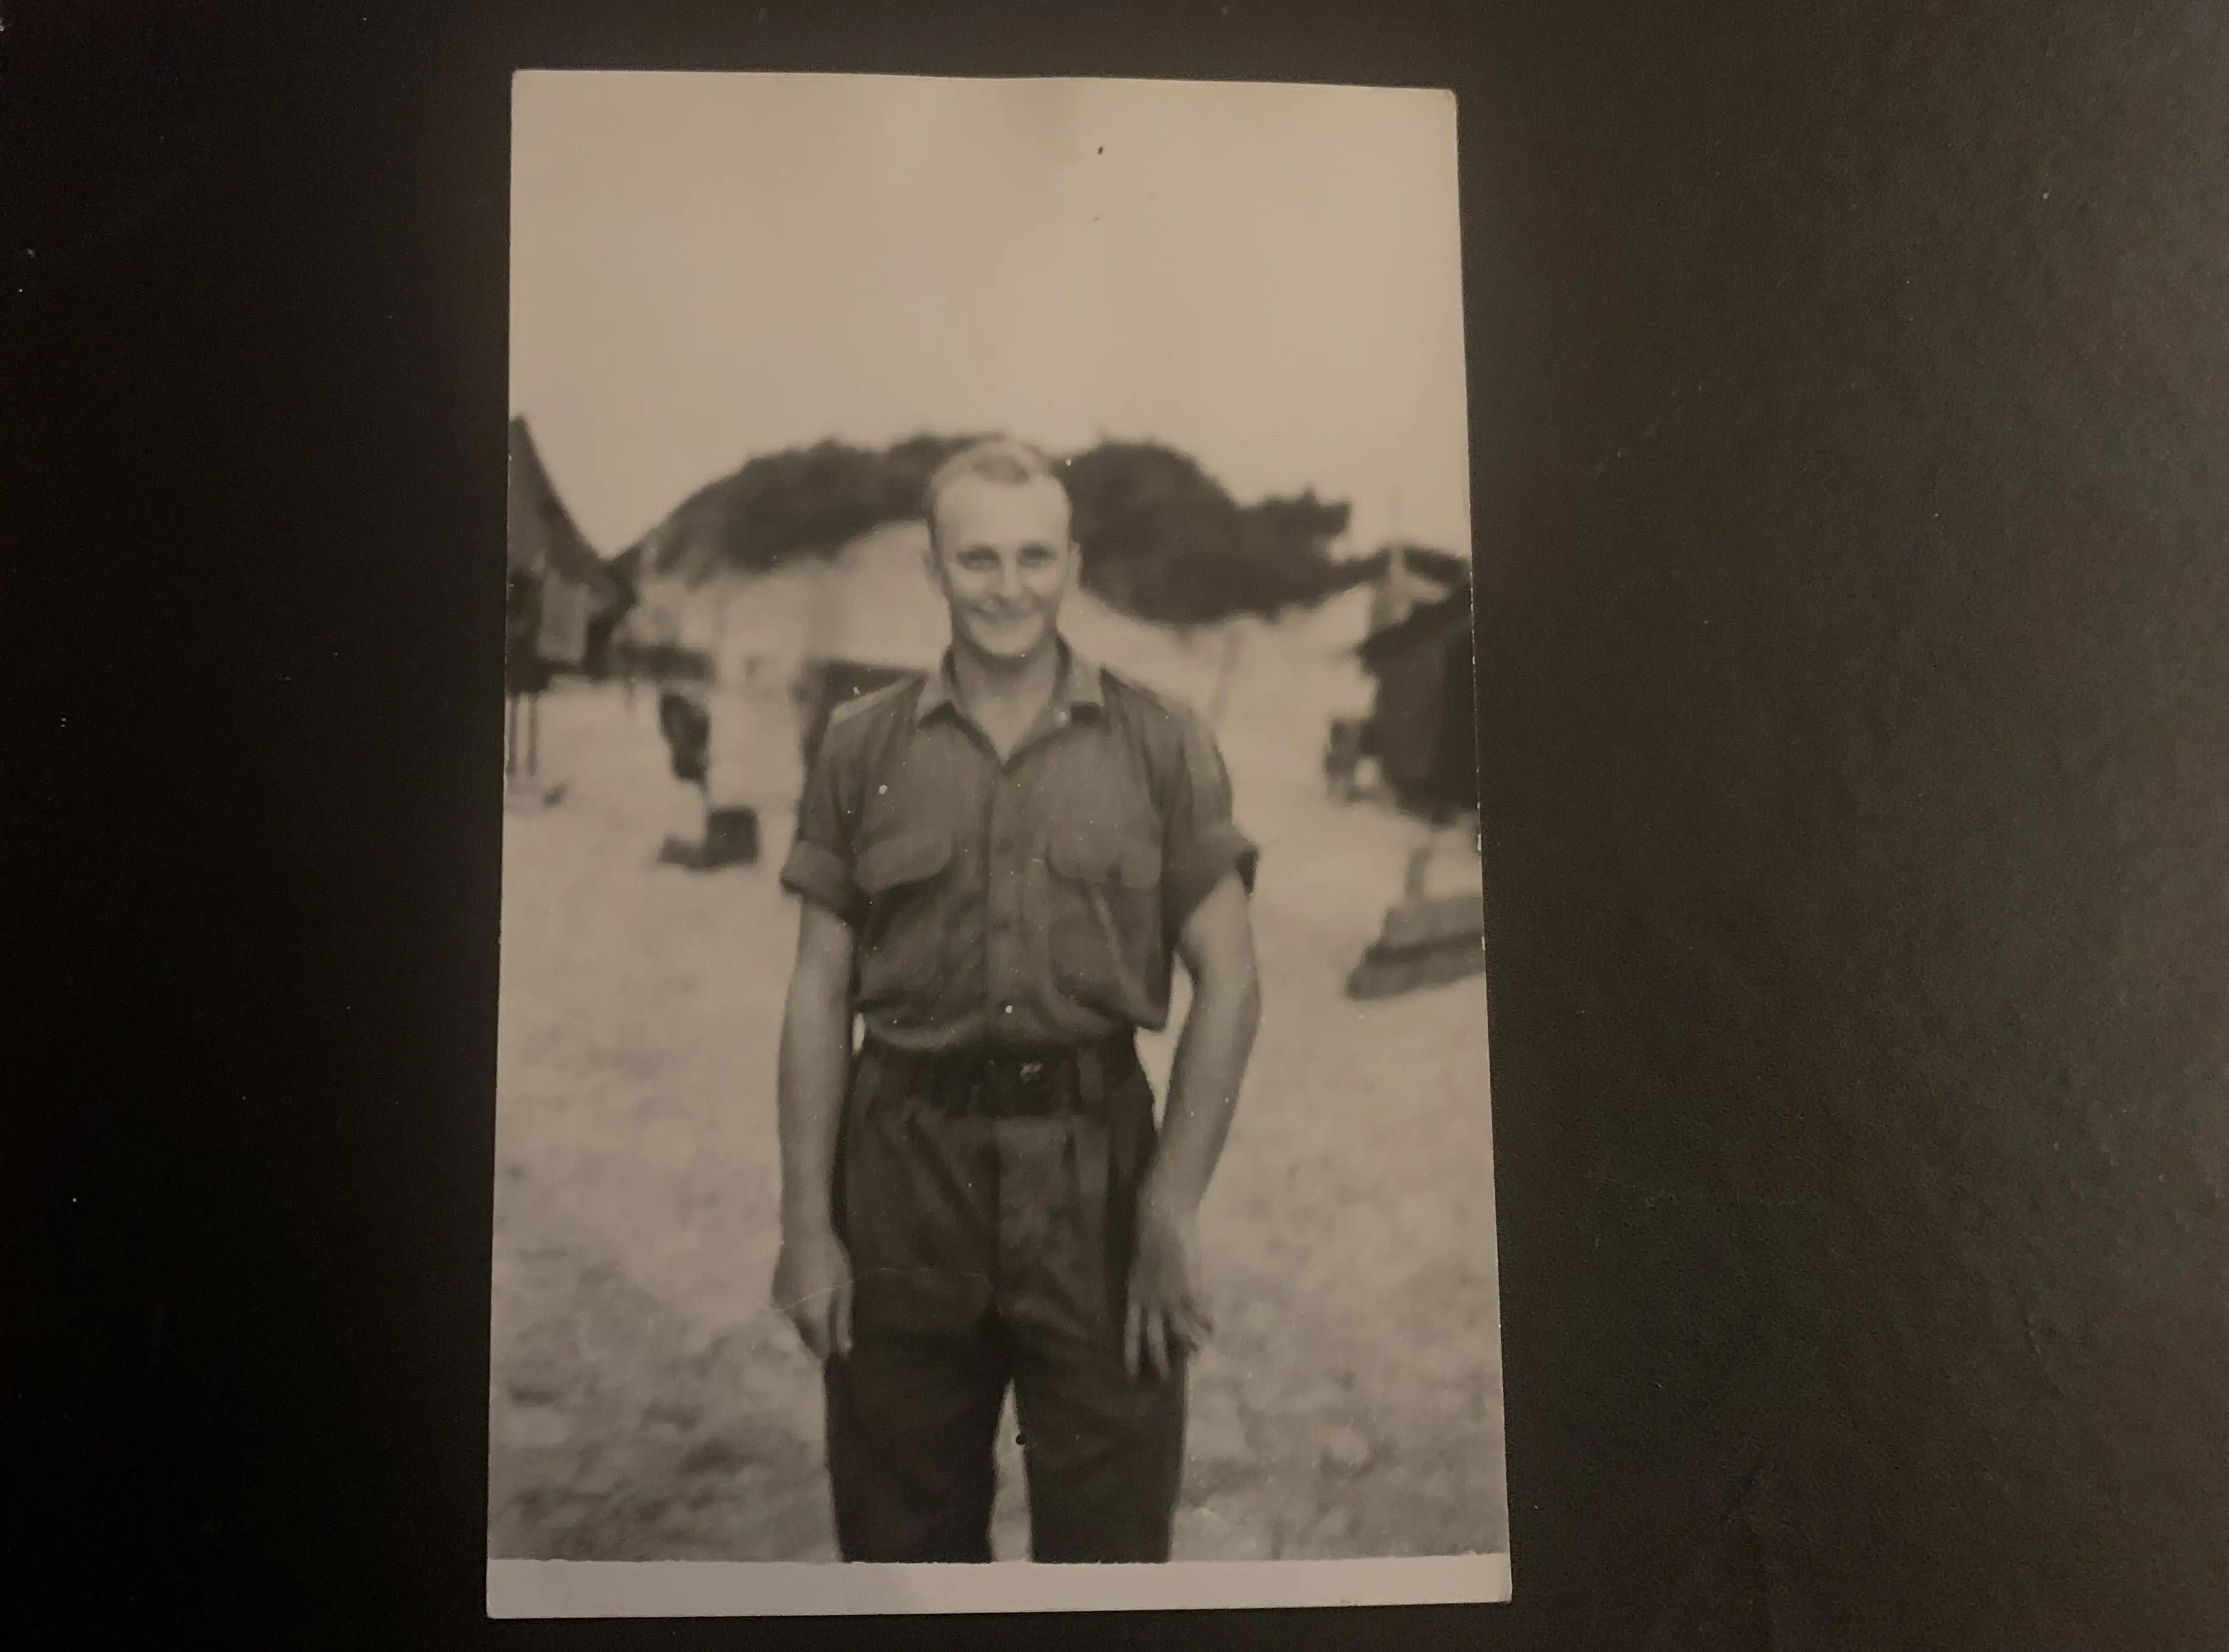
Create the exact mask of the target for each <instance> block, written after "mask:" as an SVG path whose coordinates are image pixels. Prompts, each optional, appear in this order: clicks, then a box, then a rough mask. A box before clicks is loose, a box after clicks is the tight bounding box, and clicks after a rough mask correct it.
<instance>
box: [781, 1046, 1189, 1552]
mask: <svg viewBox="0 0 2229 1652" xmlns="http://www.w3.org/2000/svg"><path fill="white" fill-rule="evenodd" d="M1079 1090H1080V1092H1081V1093H1080V1094H1079V1095H1078V1096H1077V1097H1076V1101H1075V1103H1074V1104H1073V1105H1072V1106H1071V1107H1070V1108H1069V1109H1066V1110H1064V1111H1063V1112H1061V1113H1058V1114H1056V1115H1052V1116H1048V1117H1031V1118H985V1117H980V1116H966V1115H954V1114H953V1113H951V1112H949V1111H947V1110H946V1109H942V1108H940V1106H939V1105H938V1104H937V1102H936V1101H935V1099H934V1098H933V1097H932V1096H930V1095H929V1094H928V1093H927V1091H928V1086H927V1085H925V1084H923V1083H919V1082H917V1081H916V1078H915V1074H914V1072H913V1071H912V1070H911V1069H910V1065H909V1064H908V1063H907V1062H905V1061H904V1060H903V1059H902V1058H901V1059H892V1058H890V1057H886V1056H884V1055H883V1054H882V1052H880V1051H877V1049H876V1047H875V1046H873V1045H870V1046H869V1047H868V1048H867V1049H866V1050H865V1051H863V1052H862V1054H861V1057H860V1059H859V1061H858V1064H856V1068H855V1071H854V1074H853V1077H852V1084H851V1096H850V1097H849V1098H848V1101H847V1102H846V1105H845V1118H844V1125H843V1132H842V1137H841V1141H840V1144H839V1148H838V1172H837V1178H836V1181H837V1186H836V1219H837V1224H838V1233H839V1234H840V1235H841V1237H843V1239H844V1242H845V1246H846V1248H847V1249H848V1250H850V1252H851V1271H852V1276H853V1279H854V1282H855V1283H854V1289H853V1295H852V1347H851V1353H850V1355H849V1356H848V1357H846V1358H844V1359H838V1360H830V1361H829V1362H828V1364H827V1366H826V1368H825V1375H826V1388H827V1400H828V1473H829V1482H830V1485H831V1488H832V1491H833V1493H834V1498H835V1505H836V1533H837V1541H838V1546H839V1547H840V1549H841V1550H842V1552H843V1556H844V1558H845V1559H847V1560H884V1561H920V1560H988V1559H990V1558H991V1535H990V1533H991V1506H992V1497H993V1495H994V1492H995V1489H996V1481H995V1464H994V1459H993V1455H992V1454H993V1451H994V1449H995V1444H996V1441H995V1435H996V1433H997V1430H998V1427H999V1413H1000V1411H1001V1408H1002V1406H1003V1405H1004V1402H1005V1393H1006V1389H1007V1386H1008V1385H1009V1384H1011V1385H1012V1387H1013V1391H1014V1404H1015V1410H1016V1412H1017V1414H1018V1418H1019V1421H1020V1424H1021V1432H1022V1456H1023V1462H1024V1464H1025V1469H1026V1472H1027V1475H1028V1484H1029V1506H1030V1551H1031V1556H1032V1558H1033V1559H1037V1560H1041V1561H1073V1560H1166V1559H1168V1557H1169V1535H1170V1527H1171V1524H1172V1520H1173V1519H1174V1515H1175V1511H1176V1500H1177V1492H1178V1488H1179V1481H1180V1479H1181V1476H1182V1473H1183V1469H1184V1428H1185V1379H1184V1373H1183V1371H1182V1368H1181V1367H1179V1368H1178V1369H1177V1370H1176V1371H1175V1372H1172V1374H1171V1375H1170V1376H1168V1377H1167V1378H1166V1379H1159V1380H1156V1379H1153V1377H1152V1375H1151V1374H1150V1373H1149V1372H1147V1373H1141V1374H1140V1375H1139V1376H1137V1377H1133V1376H1131V1375H1130V1374H1129V1373H1128V1372H1126V1371H1125V1370H1124V1369H1123V1367H1122V1348H1121V1326H1122V1315H1123V1308H1124V1289H1125V1286H1126V1284H1127V1278H1128V1274H1129V1266H1130V1254H1131V1248H1132V1242H1133V1234H1134V1217H1135V1212H1136V1208H1137V1194H1138V1188H1139V1185H1140V1181H1141V1180H1142V1179H1143V1177H1144V1174H1145V1173H1146V1171H1147V1167H1149V1166H1150V1165H1151V1163H1152V1160H1153V1145H1154V1132H1153V1090H1152V1087H1151V1085H1150V1083H1148V1081H1147V1077H1146V1075H1145V1073H1144V1071H1143V1070H1142V1069H1140V1066H1139V1065H1138V1061H1137V1057H1136V1055H1135V1054H1134V1052H1133V1051H1130V1049H1129V1048H1128V1046H1127V1045H1119V1046H1116V1053H1114V1055H1111V1056H1108V1057H1102V1058H1097V1059H1092V1060H1089V1061H1087V1062H1086V1063H1085V1064H1083V1070H1082V1082H1081V1083H1080V1086H1079Z"/></svg>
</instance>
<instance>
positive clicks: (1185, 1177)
mask: <svg viewBox="0 0 2229 1652" xmlns="http://www.w3.org/2000/svg"><path fill="white" fill-rule="evenodd" d="M1177 949H1178V952H1179V955H1181V956H1182V957H1183V959H1184V961H1185V970H1186V972H1187V973H1188V974H1190V975H1191V977H1192V1007H1191V1009H1190V1010H1189V1011H1188V1012H1187V1013H1186V1014H1185V1023H1184V1029H1183V1031H1182V1032H1179V1034H1178V1035H1177V1051H1176V1061H1175V1064H1174V1067H1173V1069H1172V1071H1171V1074H1170V1077H1169V1099H1168V1106H1167V1108H1166V1109H1165V1111H1164V1115H1163V1123H1162V1129H1161V1142H1160V1149H1159V1153H1158V1154H1156V1155H1155V1157H1154V1160H1153V1171H1152V1173H1150V1174H1149V1175H1148V1176H1147V1180H1146V1186H1145V1188H1144V1191H1143V1192H1141V1194H1140V1198H1139V1209H1138V1254H1137V1257H1136V1258H1135V1260H1134V1263H1133V1264H1132V1267H1131V1273H1130V1300H1129V1309H1128V1313H1127V1317H1126V1320H1125V1323H1124V1327H1123V1353H1124V1358H1125V1360H1126V1361H1127V1363H1128V1365H1129V1366H1130V1368H1131V1369H1132V1370H1133V1371H1135V1370H1136V1369H1138V1368H1139V1366H1140V1362H1141V1360H1142V1362H1143V1363H1144V1364H1146V1365H1147V1366H1151V1367H1152V1368H1153V1371H1154V1372H1155V1373H1156V1374H1160V1373H1164V1372H1166V1371H1167V1370H1168V1369H1169V1368H1170V1365H1171V1355H1172V1344H1174V1345H1176V1346H1177V1347H1194V1346H1197V1345H1198V1343H1199V1342H1201V1341H1203V1340H1205V1338H1206V1336H1207V1334H1208V1333H1209V1332H1210V1330H1211V1329H1212V1325H1211V1321H1210V1319H1209V1316H1208V1313H1207V1305H1206V1302H1205V1299H1204V1293H1203V1291H1202V1289H1201V1286H1200V1281H1199V1277H1198V1254H1197V1251H1198V1247H1197V1245H1196V1243H1195V1241H1194V1238H1193V1225H1194V1220H1195V1218H1196V1217H1197V1215H1198V1210H1199V1203H1200V1200H1201V1199H1203V1198H1204V1197H1205V1196H1206V1193H1207V1185H1208V1182H1209V1180H1211V1178H1212V1177H1213V1176H1214V1174H1215V1167H1216V1162H1217V1160H1219V1159H1220V1158H1221V1157H1222V1155H1223V1144H1224V1139H1225V1138H1226V1137H1227V1136H1228V1135H1230V1121H1231V1117H1232V1115H1233V1114H1235V1113H1236V1112H1237V1107H1238V1089H1239V1084H1240V1083H1241V1081H1243V1078H1244V1077H1245V1075H1246V1063H1247V1060H1248V1058H1249V1057H1250V1056H1251V1055H1252V1054H1253V1051H1254V1035H1255V1033H1256V1030H1257V1029H1258V1028H1259V1027H1260V1025H1261V1021H1262V986H1261V976H1260V974H1259V972H1258V970H1257V968H1256V963H1255V957H1254V929H1253V922H1252V919H1251V916H1250V915H1249V911H1248V908H1247V899H1246V890H1245V886H1244V884H1243V883H1241V881H1240V879H1239V877H1238V874H1237V872H1235V871H1234V872H1231V873H1230V874H1229V875H1228V876H1226V877H1224V879H1223V880H1222V881H1221V882H1220V883H1218V884H1217V885H1216V886H1215V888H1214V889H1213V890H1211V891H1210V892H1209V893H1208V895H1207V896H1206V897H1205V898H1204V899H1203V900H1202V901H1201V902H1200V903H1199V904H1198V906H1197V907H1195V908H1194V909H1193V910H1192V916H1190V917H1189V918H1187V919H1186V920H1185V926H1184V929H1183V932H1182V934H1181V935H1179V938H1178V943H1177Z"/></svg>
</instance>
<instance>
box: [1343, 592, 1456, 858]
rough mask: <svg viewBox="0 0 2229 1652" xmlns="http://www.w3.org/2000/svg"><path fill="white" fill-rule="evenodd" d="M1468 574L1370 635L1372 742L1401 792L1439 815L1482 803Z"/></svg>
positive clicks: (1364, 651)
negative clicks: (1374, 684)
mask: <svg viewBox="0 0 2229 1652" xmlns="http://www.w3.org/2000/svg"><path fill="white" fill-rule="evenodd" d="M1470 597H1471V588H1470V582H1469V581H1468V579H1464V580H1460V581H1458V582H1456V584H1455V588H1454V589H1452V590H1451V591H1449V593H1448V594H1447V595H1445V596H1443V597H1442V598H1440V599H1439V600H1438V601H1434V602H1429V603H1426V604H1423V605H1422V606H1420V607H1415V608H1413V609H1411V610H1410V613H1409V614H1407V616H1406V617H1405V618H1404V619H1402V620H1400V621H1398V622H1397V623H1396V624H1394V625H1391V626H1388V627H1385V628H1384V629H1382V630H1379V631H1376V632H1373V633H1371V635H1370V636H1368V637H1366V638H1365V639H1364V640H1363V642H1362V644H1361V646H1360V647H1359V648H1358V649H1357V650H1356V652H1357V653H1358V654H1359V655H1360V657H1361V659H1362V664H1363V667H1364V669H1365V670H1366V671H1367V672H1369V673H1370V674H1371V677H1372V678H1375V679H1376V682H1377V699H1376V704H1375V705H1374V707H1373V708H1372V710H1371V717H1370V726H1369V749H1370V751H1371V755H1373V756H1375V757H1376V758H1377V760H1378V772H1379V773H1380V774H1381V775H1384V779H1385V782H1386V784H1387V785H1388V786H1389V787H1391V789H1392V792H1393V794H1394V796H1395V798H1396V799H1397V800H1399V802H1400V803H1401V804H1402V806H1403V807H1405V808H1408V809H1410V810H1412V811H1413V812H1415V813H1419V814H1423V815H1427V816H1429V817H1432V818H1435V819H1439V818H1444V817H1446V816H1449V815H1451V814H1455V813H1461V812H1462V811H1464V810H1474V809H1476V808H1477V807H1478V753H1477V749H1476V742H1477V724H1478V710H1477V700H1476V697H1475V694H1476V689H1475V678H1476V655H1475V652H1474V646H1473V643H1472V633H1471V612H1470Z"/></svg>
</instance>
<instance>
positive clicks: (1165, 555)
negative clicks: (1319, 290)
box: [633, 434, 1365, 625]
mask: <svg viewBox="0 0 2229 1652" xmlns="http://www.w3.org/2000/svg"><path fill="white" fill-rule="evenodd" d="M973 440H977V438H976V437H974V436H968V435H960V436H938V435H929V434H922V435H916V436H912V437H909V438H908V439H907V440H903V441H901V442H898V443H896V444H895V445H893V446H891V447H888V448H884V449H882V450H880V451H877V450H874V449H870V448H864V447H853V446H851V445H849V444H847V443H843V442H836V441H824V442H821V443H819V444H817V445H816V446H813V447H796V448H789V449H786V450H784V451H782V452H780V453H768V454H762V455H761V456H759V457H757V458H755V459H752V460H748V461H747V462H746V463H745V464H744V465H743V466H742V467H741V468H740V469H738V470H737V471H736V472H734V473H733V474H732V475H729V476H726V477H723V478H722V479H720V480H718V481H716V482H714V483H711V484H710V485H708V486H706V487H703V488H701V489H699V490H698V491H697V492H696V493H695V494H693V495H692V496H691V498H689V499H687V500H686V501H684V503H683V504H682V505H681V506H680V507H679V508H678V509H677V510H676V511H674V512H673V514H672V515H671V516H670V517H667V518H666V520H665V522H664V523H662V524H660V525H659V526H658V528H657V529H656V530H653V531H652V534H651V535H650V536H649V537H647V538H646V540H645V541H644V543H642V544H641V545H640V546H639V547H636V548H635V550H634V553H633V560H635V561H639V562H646V563H647V564H648V565H649V566H650V567H651V568H652V569H654V570H656V571H657V572H658V573H661V574H668V575H672V574H678V575H683V576H684V577H687V578H691V579H697V578H702V577H703V576H705V575H708V574H710V573H711V572H713V571H715V570H716V569H723V568H724V569H735V570H737V571H741V572H746V573H761V572H764V571H765V570H767V569H771V568H774V567H778V566H780V564H781V563H782V562H786V561H787V560H788V559H789V558H791V557H793V556H826V555H829V554H831V553H832V552H833V551H835V550H838V548H839V547H841V546H842V545H844V544H845V543H847V542H848V541H850V540H851V539H853V538H856V537H858V536H859V535H860V534H863V533H864V532H866V531H868V530H870V529H872V528H875V527H877V526H880V525H881V524H884V523H888V522H894V521H901V520H903V519H906V518H909V517H918V516H919V515H921V513H922V495H923V492H924V490H925V488H926V485H927V484H928V479H929V477H930V475H931V474H932V473H933V472H935V469H936V467H937V466H939V465H940V464H941V463H942V462H943V461H944V460H946V459H947V458H948V457H949V456H950V455H951V454H953V453H956V452H958V451H959V450H960V448H961V447H965V446H967V444H968V443H970V442H972V441H973ZM1058 464H1059V468H1060V471H1061V473H1062V476H1063V479H1064V480H1065V482H1066V483H1067V485H1068V490H1069V494H1070V498H1072V499H1073V500H1074V501H1075V505H1076V539H1077V541H1078V543H1080V544H1081V545H1082V550H1083V581H1084V583H1085V585H1086V586H1087V587H1088V588H1090V589H1091V590H1093V591H1094V592H1095V593H1097V594H1098V595H1100V596H1102V597H1103V598H1105V599H1106V600H1107V601H1108V602H1110V603H1112V604H1113V605H1114V606H1115V607H1118V608H1121V609H1122V610H1123V611H1125V612H1127V613H1129V614H1136V615H1138V616H1140V617H1141V618H1144V619H1148V620H1159V621H1161V622H1164V623H1167V624H1176V625H1199V624H1206V623H1210V622H1212V621H1214V620H1221V619H1224V618H1227V617H1229V616H1230V615H1231V614H1274V613H1275V612H1277V611H1278V610H1280V609H1282V608H1285V607H1292V606H1294V605H1296V604H1305V603H1311V602H1315V601H1320V600H1322V599H1323V598H1324V597H1325V596H1326V595H1330V594H1331V593H1333V591H1336V590H1338V589H1340V588H1343V587H1345V586H1346V585H1348V584H1352V583H1353V582H1356V581H1357V580H1358V579H1359V578H1361V577H1364V576H1365V575H1364V573H1363V569H1362V565H1361V564H1358V563H1355V562H1340V561H1339V560H1337V559H1335V558H1334V557H1333V556H1332V555H1331V550H1330V548H1331V545H1332V543H1333V541H1334V540H1335V539H1336V538H1337V537H1339V535H1340V534H1341V533H1342V532H1344V531H1345V530H1346V524H1347V517H1348V507H1347V505H1346V504H1344V503H1343V502H1338V501H1332V500H1325V499H1319V498H1317V497H1316V496H1315V494H1314V492H1313V491H1310V492H1304V493H1301V494H1298V495H1294V496H1290V497H1277V498H1265V499H1262V500H1260V501H1258V502H1256V503H1255V504H1252V505H1240V504H1239V503H1238V502H1237V500H1235V499H1233V498H1231V497H1230V494H1229V493H1228V492H1226V491H1225V490H1224V488H1223V486H1222V485H1221V484H1219V483H1217V481H1216V480H1215V479H1214V478H1213V477H1211V476H1210V475H1209V474H1208V473H1207V472H1205V471H1204V470H1203V469H1202V468H1201V467H1200V466H1199V465H1198V462H1197V461H1195V460H1192V458H1191V457H1189V456H1188V455H1186V454H1185V453H1179V452H1178V451H1177V450H1176V449H1174V448H1172V447H1164V446H1162V445H1160V444H1159V443H1154V442H1122V441H1104V442H1101V443H1100V444H1099V445H1097V446H1096V447H1090V448H1088V449H1086V450H1085V451H1084V452H1082V453H1076V454H1073V455H1070V456H1069V457H1067V458H1065V459H1063V460H1059V461H1058Z"/></svg>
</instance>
